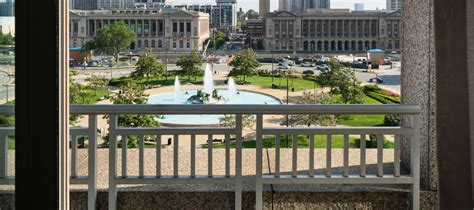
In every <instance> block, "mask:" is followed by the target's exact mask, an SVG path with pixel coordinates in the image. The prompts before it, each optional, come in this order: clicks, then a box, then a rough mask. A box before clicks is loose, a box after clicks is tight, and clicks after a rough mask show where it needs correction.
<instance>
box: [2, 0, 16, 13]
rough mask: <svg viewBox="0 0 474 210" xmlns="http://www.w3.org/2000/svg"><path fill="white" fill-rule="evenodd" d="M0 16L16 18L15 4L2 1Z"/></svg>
mask: <svg viewBox="0 0 474 210" xmlns="http://www.w3.org/2000/svg"><path fill="white" fill-rule="evenodd" d="M0 16H3V17H11V16H15V2H14V1H13V0H6V1H5V0H3V1H0Z"/></svg>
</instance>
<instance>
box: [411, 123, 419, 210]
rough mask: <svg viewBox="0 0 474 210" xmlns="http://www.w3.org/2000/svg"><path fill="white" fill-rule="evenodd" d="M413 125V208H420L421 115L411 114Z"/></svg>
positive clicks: (416, 209)
mask: <svg viewBox="0 0 474 210" xmlns="http://www.w3.org/2000/svg"><path fill="white" fill-rule="evenodd" d="M411 119H412V123H413V124H412V125H413V139H412V140H411V157H410V160H411V176H412V177H413V185H412V209H415V210H418V209H420V126H421V125H420V115H419V114H417V115H413V116H411Z"/></svg>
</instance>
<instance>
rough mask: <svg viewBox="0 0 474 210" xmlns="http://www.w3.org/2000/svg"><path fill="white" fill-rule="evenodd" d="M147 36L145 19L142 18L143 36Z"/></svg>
mask: <svg viewBox="0 0 474 210" xmlns="http://www.w3.org/2000/svg"><path fill="white" fill-rule="evenodd" d="M144 36H145V19H142V37H144Z"/></svg>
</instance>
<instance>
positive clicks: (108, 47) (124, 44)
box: [84, 21, 136, 62]
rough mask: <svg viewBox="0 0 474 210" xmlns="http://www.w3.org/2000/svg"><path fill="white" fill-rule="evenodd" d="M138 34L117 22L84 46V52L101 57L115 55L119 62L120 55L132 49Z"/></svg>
mask: <svg viewBox="0 0 474 210" xmlns="http://www.w3.org/2000/svg"><path fill="white" fill-rule="evenodd" d="M135 37H136V34H135V32H133V31H132V30H131V29H130V28H129V27H128V26H127V25H125V23H124V22H123V21H118V22H115V23H114V24H113V25H112V26H111V27H103V28H101V29H99V30H98V31H97V35H96V36H95V37H94V38H93V39H92V40H90V41H88V42H87V43H86V44H85V45H84V50H86V51H91V50H92V51H94V52H95V53H96V54H99V55H113V56H114V57H115V62H118V61H119V53H120V52H121V51H123V50H126V49H128V48H129V47H130V44H131V43H132V42H133V40H134V39H135Z"/></svg>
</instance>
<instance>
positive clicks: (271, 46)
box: [270, 41, 275, 85]
mask: <svg viewBox="0 0 474 210" xmlns="http://www.w3.org/2000/svg"><path fill="white" fill-rule="evenodd" d="M270 48H271V49H270V50H271V53H272V85H273V72H274V71H275V70H274V68H273V63H275V60H274V57H273V41H270Z"/></svg>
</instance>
